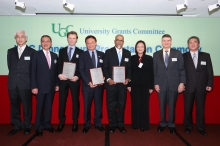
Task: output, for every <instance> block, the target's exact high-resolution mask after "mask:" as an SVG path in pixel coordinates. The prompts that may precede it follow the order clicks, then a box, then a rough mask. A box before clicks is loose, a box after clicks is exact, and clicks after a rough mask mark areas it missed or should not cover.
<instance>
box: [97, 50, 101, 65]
mask: <svg viewBox="0 0 220 146" xmlns="http://www.w3.org/2000/svg"><path fill="white" fill-rule="evenodd" d="M96 53H97V59H98V60H97V67H99V66H101V64H100V59H101V55H100V52H99V51H97V50H96Z"/></svg>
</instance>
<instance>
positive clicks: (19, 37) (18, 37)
mask: <svg viewBox="0 0 220 146" xmlns="http://www.w3.org/2000/svg"><path fill="white" fill-rule="evenodd" d="M15 38H16V39H25V38H26V36H15Z"/></svg>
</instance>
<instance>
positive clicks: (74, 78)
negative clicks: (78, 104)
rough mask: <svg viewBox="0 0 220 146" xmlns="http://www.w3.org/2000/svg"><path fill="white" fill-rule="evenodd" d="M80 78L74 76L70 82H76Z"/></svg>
mask: <svg viewBox="0 0 220 146" xmlns="http://www.w3.org/2000/svg"><path fill="white" fill-rule="evenodd" d="M78 79H79V78H78V77H77V76H74V77H72V78H71V79H70V81H73V82H76V81H77V80H78Z"/></svg>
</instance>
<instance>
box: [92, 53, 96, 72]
mask: <svg viewBox="0 0 220 146" xmlns="http://www.w3.org/2000/svg"><path fill="white" fill-rule="evenodd" d="M92 64H93V67H94V68H96V62H95V54H94V52H93V51H92Z"/></svg>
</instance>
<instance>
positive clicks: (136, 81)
mask: <svg viewBox="0 0 220 146" xmlns="http://www.w3.org/2000/svg"><path fill="white" fill-rule="evenodd" d="M141 62H142V63H143V66H142V67H141V68H139V67H138V65H139V56H138V55H133V56H131V82H129V86H132V85H138V86H147V89H154V67H153V58H152V57H151V56H149V55H144V56H143V58H142V61H141Z"/></svg>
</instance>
